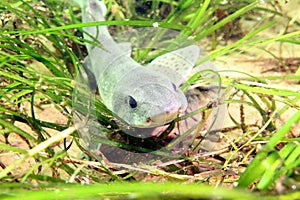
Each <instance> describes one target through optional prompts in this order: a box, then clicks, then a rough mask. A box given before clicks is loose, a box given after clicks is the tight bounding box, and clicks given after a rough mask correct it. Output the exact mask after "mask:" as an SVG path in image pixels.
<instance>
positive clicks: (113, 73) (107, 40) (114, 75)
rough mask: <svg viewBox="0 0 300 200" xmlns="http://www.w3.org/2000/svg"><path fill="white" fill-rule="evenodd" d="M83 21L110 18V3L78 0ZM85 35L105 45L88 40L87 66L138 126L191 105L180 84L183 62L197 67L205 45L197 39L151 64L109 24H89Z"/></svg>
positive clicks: (108, 98)
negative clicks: (111, 30) (113, 33)
mask: <svg viewBox="0 0 300 200" xmlns="http://www.w3.org/2000/svg"><path fill="white" fill-rule="evenodd" d="M75 1H76V2H77V3H78V4H79V5H80V6H81V9H82V21H83V22H94V21H104V20H105V18H104V16H105V13H106V7H105V5H104V3H103V2H102V1H98V0H75ZM83 29H84V31H85V33H84V38H85V39H87V40H92V41H93V40H94V39H97V40H98V41H99V43H100V44H101V45H102V47H98V46H93V45H91V44H90V43H87V44H86V46H87V50H88V54H89V55H88V57H87V58H86V66H87V68H88V69H89V70H90V71H91V72H92V73H93V74H94V76H95V78H96V81H97V85H98V90H99V94H100V97H101V99H102V101H103V103H104V105H105V106H106V107H107V108H108V109H110V110H111V111H113V113H114V114H116V115H117V116H118V117H119V118H121V119H122V120H124V122H126V123H127V124H129V125H130V126H132V127H138V128H150V127H156V126H160V125H163V124H165V123H168V122H170V121H172V120H174V119H175V118H176V117H178V116H179V115H180V114H181V113H183V112H184V111H185V110H186V108H187V99H186V96H185V95H184V93H183V92H182V91H181V90H180V88H179V86H180V84H182V82H183V81H184V80H183V78H182V77H181V73H182V71H180V70H182V67H185V68H188V69H187V70H184V71H185V72H187V71H189V70H191V68H192V67H193V65H194V64H195V63H196V60H197V58H198V55H199V51H200V50H199V48H198V47H197V46H196V45H191V46H188V47H185V48H182V49H179V50H176V51H173V52H169V53H167V54H165V55H162V56H160V57H158V58H156V59H154V60H153V61H152V62H151V63H150V64H148V65H147V66H146V67H144V66H142V65H141V64H139V63H137V62H136V61H135V60H134V59H132V58H131V57H130V56H128V55H129V54H130V49H129V48H130V44H128V43H116V42H115V41H114V40H113V38H112V37H111V35H110V34H109V32H108V29H107V27H106V26H94V27H92V26H90V27H84V28H83Z"/></svg>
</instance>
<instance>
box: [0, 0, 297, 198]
mask: <svg viewBox="0 0 300 200" xmlns="http://www.w3.org/2000/svg"><path fill="white" fill-rule="evenodd" d="M106 4H107V5H108V10H109V11H110V12H109V13H108V16H107V19H108V20H107V21H105V22H93V23H87V24H82V23H80V9H79V8H77V7H76V6H74V4H72V3H71V2H69V1H63V2H59V3H58V2H57V1H34V0H32V1H22V0H14V1H4V2H1V3H0V10H1V29H0V35H1V36H0V55H1V56H0V69H1V70H0V80H1V83H0V169H1V170H0V180H1V184H3V185H2V186H3V188H4V190H3V192H2V193H1V196H4V197H9V196H12V195H16V196H17V197H20V195H21V196H22V194H21V193H20V191H19V190H18V187H19V186H18V184H17V183H18V182H22V184H21V186H20V187H21V188H25V189H28V188H30V187H32V185H37V189H38V190H39V191H41V192H40V194H42V193H43V192H44V191H43V190H44V188H43V187H44V186H43V184H42V183H46V184H53V183H61V184H62V185H61V186H60V185H58V186H57V185H56V186H55V188H60V189H64V188H65V187H69V186H68V185H65V184H63V183H65V182H72V183H75V182H79V183H85V184H88V183H96V182H104V181H109V180H135V181H142V180H153V181H165V180H177V181H181V182H184V181H188V182H202V183H205V184H212V185H216V186H226V187H235V186H236V185H238V187H240V188H243V189H244V188H251V189H259V190H261V191H263V192H264V193H263V192H262V193H261V194H260V195H265V196H268V195H270V194H276V193H286V192H291V191H293V190H295V189H297V188H299V187H300V186H299V166H300V162H299V155H300V149H299V142H300V141H299V120H300V111H299V98H300V94H299V87H298V84H299V80H300V74H299V59H298V58H296V57H295V58H294V57H291V58H289V59H286V58H285V56H286V55H285V54H284V50H285V46H287V45H288V47H291V48H292V47H296V48H298V46H299V42H298V40H299V33H300V31H299V20H298V18H297V17H293V16H292V15H289V13H284V11H283V7H284V6H285V4H284V2H281V1H279V2H277V3H275V2H272V1H270V2H265V3H261V1H249V0H247V1H246V0H245V1H239V2H238V3H235V1H227V2H226V3H224V2H223V1H209V0H204V1H180V0H178V1H153V2H150V1H138V2H136V3H134V2H131V1H128V2H127V1H121V2H119V1H106ZM256 16H259V17H260V19H257V18H256ZM125 19H129V20H125ZM154 22H158V23H159V26H160V27H165V28H169V29H176V30H178V31H180V33H181V34H182V35H187V36H189V37H193V38H194V40H195V41H200V44H201V46H203V47H204V48H205V49H207V51H208V52H210V53H209V54H208V55H207V56H203V57H202V58H201V59H200V60H199V61H198V63H199V64H200V63H203V62H205V61H207V60H209V59H214V60H216V62H219V63H221V62H225V61H227V60H229V59H231V58H234V56H238V57H239V58H242V57H243V56H244V55H249V54H250V56H249V57H251V55H253V54H254V55H255V56H256V57H257V58H256V59H257V60H258V61H260V60H263V58H262V57H263V54H264V55H266V54H267V55H268V56H269V57H268V60H267V61H273V62H274V63H275V67H274V68H272V69H271V72H274V73H268V74H251V73H249V72H246V71H244V70H243V69H242V68H241V69H239V70H236V69H230V70H227V69H220V70H219V71H218V76H219V77H221V78H222V84H223V85H224V86H226V89H225V92H226V93H225V94H226V95H225V96H226V97H225V103H226V105H227V108H228V113H229V116H228V118H229V122H230V123H229V124H230V125H228V126H226V127H224V128H223V129H222V130H220V131H221V136H222V137H221V139H220V141H219V143H217V144H218V145H217V147H218V148H215V149H214V150H213V151H211V152H197V151H196V152H193V153H191V154H190V155H185V156H184V157H181V158H176V159H172V160H171V161H170V162H168V163H165V165H163V166H160V167H157V166H152V165H146V164H145V165H129V164H120V163H111V162H107V161H106V160H101V161H98V162H95V161H89V160H86V159H80V156H78V155H80V152H81V150H83V148H82V146H81V143H80V141H79V139H78V134H77V133H76V128H75V126H74V124H73V121H72V116H73V114H72V106H73V104H72V94H73V90H74V85H75V84H74V83H75V82H74V80H76V75H77V74H78V73H79V66H80V63H81V62H82V60H83V59H84V57H85V56H86V54H87V53H86V50H85V47H84V42H86V41H84V39H83V38H82V32H81V30H82V27H84V26H94V25H108V26H110V27H111V31H112V32H118V31H122V30H124V29H125V28H126V27H128V26H135V27H136V26H143V27H148V26H149V27H151V26H152V25H153V23H154ZM278 23H283V24H285V26H283V28H278V27H282V26H279V25H278ZM245 24H249V25H245ZM252 27H253V28H252ZM237 29H238V30H239V31H237ZM270 30H272V31H271V32H273V30H279V31H278V32H277V34H276V35H275V36H274V35H272V37H270V36H268V35H267V33H269V32H270ZM274 46H278V48H277V49H276V50H274ZM249 57H248V58H249ZM266 63H270V62H266ZM254 65H255V62H254V61H253V60H252V62H250V63H248V64H247V67H248V68H249V67H252V66H254ZM268 70H269V69H268ZM193 78H195V77H193V76H192V77H191V78H190V79H189V81H190V82H191V83H193V81H194V80H193ZM95 103H96V104H97V105H96V107H97V108H100V110H101V112H102V111H103V112H104V113H106V114H108V115H109V112H108V111H107V110H105V108H103V106H102V104H101V102H98V101H96V102H95ZM51 114H52V115H51ZM108 115H105V116H108ZM51 116H52V117H51ZM53 116H54V117H53ZM253 116H255V117H253ZM101 120H103V122H105V123H107V124H112V122H111V118H102V119H101ZM112 125H113V124H112ZM112 130H113V131H116V130H114V129H112ZM78 147H79V148H78ZM80 149H81V150H80ZM85 153H86V154H89V152H87V151H85ZM4 183H5V184H4ZM6 184H8V186H7V185H6ZM27 184H29V185H27ZM170 184H171V186H170V187H184V186H182V185H180V186H178V183H174V185H172V183H170ZM125 185H126V184H125ZM129 185H130V184H129ZM9 187H15V188H17V189H16V190H10V189H8V188H9ZM70 187H72V186H70ZM74 187H75V188H76V189H74V188H73V189H74V191H75V190H78V188H77V187H79V186H78V185H76V186H74ZM107 187H110V188H114V187H115V188H114V190H113V192H115V193H116V195H117V196H118V195H119V196H124V195H125V196H126V194H128V193H131V194H136V195H137V198H139V197H142V196H139V195H141V194H139V193H138V192H136V191H131V190H125V191H123V190H124V188H122V187H121V186H120V185H118V184H116V185H112V186H111V185H108V186H107ZM130 187H131V188H135V187H137V188H139V187H141V190H143V188H142V187H143V186H140V185H134V186H130ZM166 187H167V188H166ZM190 187H200V188H205V187H206V186H203V185H197V184H195V185H193V186H190ZM52 189H53V188H52ZM73 189H72V188H68V190H70V191H73ZM85 190H86V188H85ZM169 190H170V188H169V186H162V188H161V189H157V190H156V192H155V193H154V194H157V195H158V196H155V197H156V198H159V195H161V194H162V193H163V192H164V191H169ZM195 190H196V189H195ZM207 190H208V191H211V192H212V191H214V190H215V189H212V188H209V189H207ZM86 191H90V192H91V193H96V192H97V191H98V189H97V188H96V187H93V186H91V187H90V190H86ZM187 191H189V190H188V189H187ZM217 191H219V190H218V189H217ZM220 191H223V189H220ZM233 191H234V192H233V194H232V191H228V190H225V191H224V194H222V193H220V194H219V196H220V197H223V198H231V197H232V198H236V197H237V196H238V195H240V192H239V191H238V190H237V191H235V190H233ZM266 191H267V194H266V193H265V192H266ZM83 193H85V195H87V192H83ZM125 193H126V194H125ZM190 193H193V191H190ZM40 194H39V193H38V192H37V195H40ZM102 194H103V195H104V196H105V195H109V192H107V191H104V193H102ZM110 194H111V193H110ZM203 194H204V192H203V193H201V192H200V193H199V194H198V193H197V194H196V193H195V195H196V196H191V198H194V197H195V198H197V197H199V196H201V195H203ZM231 194H232V195H233V196H230V195H231ZM28 195H29V193H28ZM30 195H35V194H33V193H31V192H30ZM58 195H59V194H58ZM147 195H148V196H149V194H147ZM147 195H146V196H147ZM182 195H188V194H183V193H182ZM197 195H198V196H197ZM293 195H297V194H296V193H292V194H287V195H283V196H282V197H283V198H290V197H292V196H293ZM246 196H247V195H246ZM208 197H212V198H213V196H208ZM70 198H71V197H70ZM168 198H169V197H168ZM249 198H257V197H256V196H252V195H251V194H249Z"/></svg>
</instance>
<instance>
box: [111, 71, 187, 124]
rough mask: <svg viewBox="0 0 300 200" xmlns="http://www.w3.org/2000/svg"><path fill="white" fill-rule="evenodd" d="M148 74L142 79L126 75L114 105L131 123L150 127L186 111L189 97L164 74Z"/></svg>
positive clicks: (114, 110)
mask: <svg viewBox="0 0 300 200" xmlns="http://www.w3.org/2000/svg"><path fill="white" fill-rule="evenodd" d="M146 77H147V78H146ZM146 77H144V78H146V79H144V80H143V81H141V79H140V77H132V78H131V79H127V78H126V80H127V81H125V82H124V83H123V84H122V83H121V84H120V85H119V86H121V87H119V88H116V90H115V93H114V96H113V102H112V107H113V112H114V113H115V114H116V115H117V116H118V117H119V118H121V119H122V120H124V121H125V122H126V123H127V124H129V125H130V126H132V127H137V128H151V127H157V126H161V125H164V124H166V123H169V122H171V121H173V120H174V119H175V118H177V117H178V116H180V115H182V114H183V113H184V112H185V110H186V108H187V99H186V96H185V95H184V93H183V92H182V91H181V90H180V88H179V87H178V86H176V85H175V84H174V83H173V82H172V81H170V80H169V79H168V78H167V77H164V76H157V75H155V76H153V77H151V74H150V75H149V76H146ZM122 86H126V87H122Z"/></svg>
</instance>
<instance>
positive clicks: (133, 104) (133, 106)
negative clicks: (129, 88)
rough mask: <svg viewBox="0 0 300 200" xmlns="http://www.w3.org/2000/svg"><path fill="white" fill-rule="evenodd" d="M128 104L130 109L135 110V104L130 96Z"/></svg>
mask: <svg viewBox="0 0 300 200" xmlns="http://www.w3.org/2000/svg"><path fill="white" fill-rule="evenodd" d="M128 104H129V106H130V107H131V108H136V107H137V102H136V100H135V99H134V98H133V97H132V96H130V95H129V96H128Z"/></svg>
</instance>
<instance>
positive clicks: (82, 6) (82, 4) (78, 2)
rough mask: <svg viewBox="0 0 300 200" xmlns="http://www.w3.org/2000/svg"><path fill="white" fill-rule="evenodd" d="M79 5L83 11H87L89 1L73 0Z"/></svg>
mask: <svg viewBox="0 0 300 200" xmlns="http://www.w3.org/2000/svg"><path fill="white" fill-rule="evenodd" d="M72 1H74V2H75V3H77V4H78V5H79V6H80V8H81V9H85V8H86V7H87V2H88V1H87V0H72Z"/></svg>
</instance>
